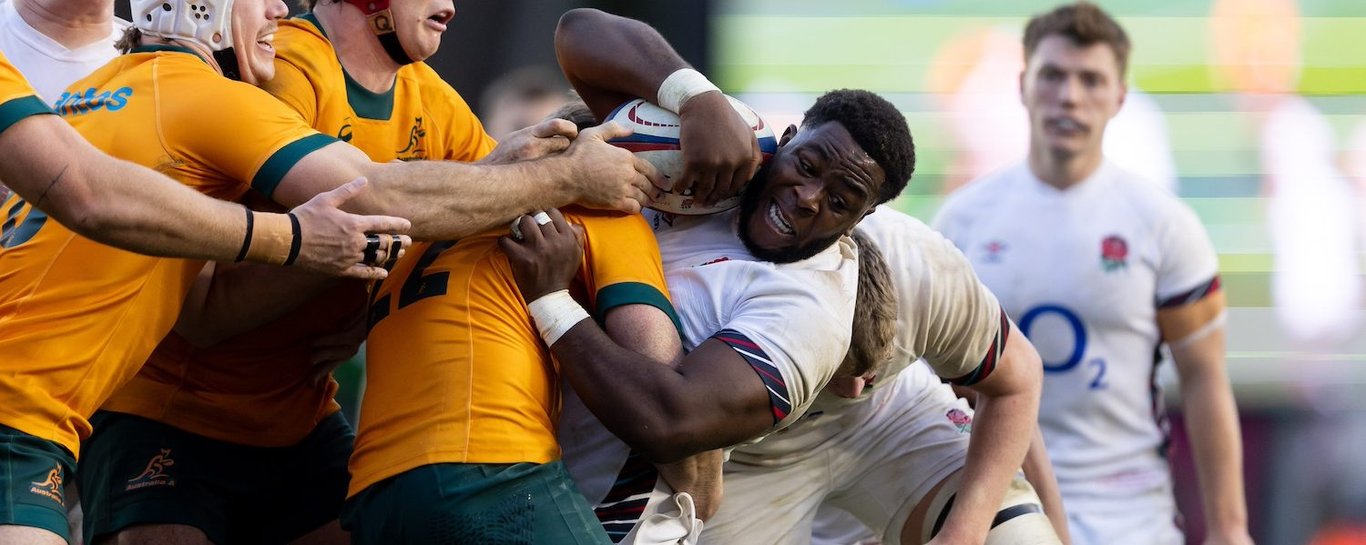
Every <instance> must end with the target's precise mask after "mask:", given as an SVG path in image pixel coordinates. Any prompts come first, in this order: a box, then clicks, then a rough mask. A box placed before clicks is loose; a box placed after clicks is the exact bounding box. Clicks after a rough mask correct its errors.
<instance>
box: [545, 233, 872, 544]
mask: <svg viewBox="0 0 1366 545" xmlns="http://www.w3.org/2000/svg"><path fill="white" fill-rule="evenodd" d="M738 216H739V211H738V209H737V210H732V211H729V212H723V213H719V214H713V215H710V216H693V217H689V216H677V217H674V216H669V215H665V214H658V213H653V212H648V213H647V214H646V218H647V219H648V220H649V221H650V223H651V225H652V226H653V227H654V230H655V237H656V239H657V240H658V241H659V249H660V255H661V257H662V258H663V262H664V275H665V279H666V280H667V281H668V284H669V294H670V297H671V299H672V300H673V304H674V308H675V309H676V310H677V311H678V315H679V318H680V321H681V325H682V329H683V330H682V334H683V348H684V349H685V350H692V349H694V348H697V346H698V345H700V344H702V343H703V342H705V341H706V340H708V339H711V338H716V339H717V340H720V341H722V342H724V343H726V344H727V345H729V346H731V348H733V349H735V351H736V352H738V353H739V354H740V355H741V356H742V357H743V358H744V359H745V361H746V362H747V363H749V365H750V366H751V367H752V368H753V369H754V371H755V373H756V374H757V375H758V376H759V378H760V379H761V380H763V382H764V385H765V386H766V387H767V388H768V394H769V401H770V405H771V408H772V411H773V427H772V428H770V429H769V430H768V431H767V432H765V433H764V434H762V435H760V436H758V437H755V438H753V439H750V440H749V441H746V442H745V443H742V444H744V445H747V444H752V443H754V442H756V441H759V440H761V439H763V438H764V437H765V436H767V435H769V434H771V433H773V432H775V431H777V430H780V429H782V428H785V427H787V426H788V425H790V424H792V423H793V422H795V421H797V420H798V419H799V418H801V416H802V414H804V413H805V412H806V410H807V408H808V407H810V406H811V403H812V402H813V401H814V400H815V398H816V394H817V393H818V392H820V390H821V389H822V388H823V387H824V386H825V384H826V382H829V380H830V377H832V376H833V375H834V373H835V370H837V369H838V368H839V366H840V363H841V362H842V361H843V360H844V354H845V352H846V351H848V349H849V335H850V327H851V324H852V322H853V316H854V315H853V313H854V295H855V293H856V289H857V287H858V251H857V249H856V248H855V247H854V244H853V242H852V241H851V240H850V239H849V238H847V237H844V238H841V239H840V240H839V241H838V242H836V243H835V244H834V245H832V246H831V247H830V248H828V249H826V250H825V251H823V252H821V253H819V254H817V255H815V256H813V257H811V258H809V259H806V260H803V261H798V262H795V263H787V264H782V265H775V264H773V263H769V262H764V261H758V260H757V259H756V258H755V257H754V256H753V255H751V254H750V253H749V251H748V250H747V249H746V248H745V246H744V244H743V243H742V242H740V239H739V237H738V236H737V234H736V222H737V218H738ZM697 402H698V403H706V402H707V400H705V399H699V400H697ZM559 439H560V444H561V448H562V449H563V452H564V461H565V465H566V466H567V467H568V468H569V472H570V474H571V476H573V478H574V481H575V483H576V484H578V486H579V489H580V491H581V492H583V493H584V495H585V496H586V497H587V498H588V500H589V502H590V503H594V504H595V505H596V506H597V509H596V511H597V513H598V517H599V519H600V520H602V521H603V522H604V527H605V528H606V529H607V530H608V534H609V536H611V537H612V538H613V540H617V539H620V537H621V536H622V535H625V532H626V531H628V530H629V529H630V527H631V526H632V525H634V524H635V517H636V516H637V515H638V513H639V510H640V509H641V508H642V507H643V506H644V503H645V500H646V499H647V497H648V496H649V493H650V491H651V490H652V489H653V488H654V485H655V474H654V472H653V467H652V466H650V464H649V463H648V462H647V461H645V460H644V459H643V458H642V457H640V456H636V455H630V456H629V457H628V455H627V454H628V453H627V450H628V449H627V448H626V446H625V444H623V443H621V442H620V440H618V439H616V438H615V437H614V436H612V435H611V433H610V432H607V430H606V429H605V428H603V427H602V424H601V423H599V422H598V421H597V419H596V418H594V417H593V416H592V414H591V413H589V412H588V411H587V409H586V408H584V406H583V404H582V401H580V400H579V399H578V397H577V396H576V395H572V392H570V391H568V390H567V392H566V396H565V402H564V409H563V412H562V413H561V416H560V428H559ZM614 521H615V522H616V524H613V522H614Z"/></svg>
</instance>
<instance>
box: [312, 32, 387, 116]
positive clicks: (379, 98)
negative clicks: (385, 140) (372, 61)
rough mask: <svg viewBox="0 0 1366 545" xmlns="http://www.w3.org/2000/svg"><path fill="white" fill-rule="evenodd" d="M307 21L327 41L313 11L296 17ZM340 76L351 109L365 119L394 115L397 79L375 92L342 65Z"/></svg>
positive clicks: (338, 62) (334, 51)
mask: <svg viewBox="0 0 1366 545" xmlns="http://www.w3.org/2000/svg"><path fill="white" fill-rule="evenodd" d="M298 18H299V19H303V20H304V21H307V22H308V23H309V24H311V25H313V26H314V27H316V28H317V29H318V32H319V33H321V34H322V35H323V38H327V40H328V42H331V41H332V39H331V38H328V37H327V30H326V29H324V28H323V24H322V22H320V21H318V16H317V15H315V14H314V13H313V12H311V11H310V12H308V13H305V14H303V15H300V16H299V17H298ZM332 53H333V55H336V46H333V50H332ZM337 64H339V65H340V64H341V57H338V58H337ZM342 76H343V77H345V78H346V102H347V103H348V104H350V105H351V109H352V110H354V111H355V112H356V115H359V116H361V117H363V118H365V119H374V120H377V121H388V120H389V118H391V117H393V116H394V89H395V88H397V87H398V84H397V81H396V82H395V84H394V85H393V86H391V87H389V90H388V91H385V92H383V93H376V92H374V91H371V90H369V89H366V88H365V86H363V85H361V84H360V83H357V82H356V80H355V79H354V78H352V77H351V74H350V73H349V72H347V71H346V67H345V66H342Z"/></svg>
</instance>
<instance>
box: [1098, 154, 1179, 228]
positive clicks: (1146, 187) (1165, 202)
mask: <svg viewBox="0 0 1366 545" xmlns="http://www.w3.org/2000/svg"><path fill="white" fill-rule="evenodd" d="M1103 168H1105V169H1106V177H1107V182H1108V183H1109V184H1110V188H1109V189H1110V191H1106V192H1104V193H1105V194H1106V196H1104V197H1103V198H1106V199H1108V200H1112V202H1120V203H1124V204H1125V205H1127V206H1128V207H1130V208H1132V209H1133V210H1134V212H1135V213H1136V214H1138V215H1139V217H1140V219H1141V221H1143V222H1145V223H1150V224H1164V223H1167V222H1172V221H1187V220H1189V219H1191V218H1194V215H1195V212H1194V211H1193V210H1192V209H1191V207H1190V205H1188V204H1186V203H1185V202H1184V201H1182V200H1181V198H1180V197H1178V196H1176V195H1175V194H1173V193H1172V192H1171V191H1168V190H1167V188H1165V187H1163V186H1162V185H1161V184H1159V183H1157V182H1156V181H1154V180H1150V179H1147V178H1145V177H1144V176H1143V175H1142V174H1139V173H1137V172H1134V171H1131V170H1128V169H1125V168H1124V167H1122V166H1120V165H1117V164H1114V163H1112V162H1109V161H1106V163H1105V164H1104V166H1103Z"/></svg>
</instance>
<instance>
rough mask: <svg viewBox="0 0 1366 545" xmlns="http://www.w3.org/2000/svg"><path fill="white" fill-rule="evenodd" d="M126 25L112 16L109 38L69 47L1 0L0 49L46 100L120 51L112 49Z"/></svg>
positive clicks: (111, 58) (49, 101)
mask: <svg viewBox="0 0 1366 545" xmlns="http://www.w3.org/2000/svg"><path fill="white" fill-rule="evenodd" d="M125 28H128V23H127V22H126V21H124V20H122V19H119V18H118V17H115V18H114V24H113V28H111V29H110V35H109V38H108V39H106V40H99V41H97V42H95V43H92V44H88V45H85V46H81V47H78V48H76V49H68V48H67V47H66V46H63V45H62V44H60V43H57V41H56V40H53V39H52V38H49V37H47V36H45V35H43V34H42V33H41V32H38V30H37V29H34V28H33V27H32V26H30V25H29V24H28V22H26V21H24V19H23V18H22V17H20V16H19V12H18V11H16V10H15V6H14V2H11V1H9V0H0V53H4V54H5V57H7V58H8V59H9V62H10V63H12V64H14V67H15V68H18V69H19V73H21V74H23V75H24V78H26V79H28V81H29V84H30V85H33V89H34V90H36V91H38V96H39V97H41V98H42V99H43V102H46V103H48V104H52V103H54V102H56V101H57V99H59V98H61V96H62V90H64V89H66V88H67V87H69V86H71V84H72V83H75V82H76V80H78V79H81V78H83V77H86V76H88V75H90V73H91V72H94V71H95V69H96V68H99V67H101V66H104V65H105V64H106V63H108V62H109V61H111V60H113V59H114V57H117V56H118V55H119V52H118V50H117V49H114V42H116V41H118V39H119V38H120V37H122V36H123V31H124V29H125Z"/></svg>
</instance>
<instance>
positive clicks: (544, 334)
mask: <svg viewBox="0 0 1366 545" xmlns="http://www.w3.org/2000/svg"><path fill="white" fill-rule="evenodd" d="M526 308H527V310H528V311H530V312H531V319H533V320H535V321H536V329H539V330H540V332H541V338H542V339H545V345H546V346H554V345H555V341H558V340H560V337H563V336H564V334H565V332H567V331H569V329H570V328H572V327H574V326H575V325H577V324H578V323H579V322H582V321H584V320H587V319H588V311H586V310H584V309H583V307H581V306H579V302H578V301H575V300H574V298H573V297H570V296H569V290H560V291H553V292H550V293H547V294H545V295H542V296H541V297H540V298H538V299H536V300H535V301H532V302H530V303H527V305H526Z"/></svg>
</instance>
